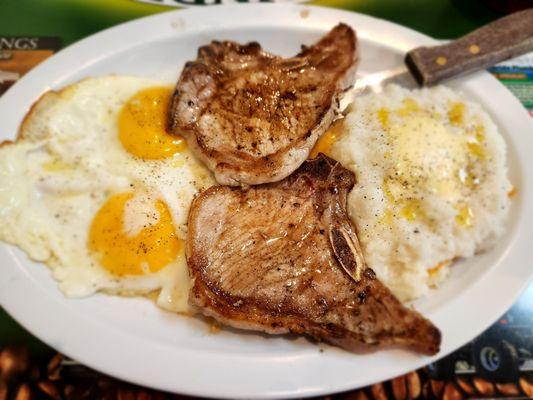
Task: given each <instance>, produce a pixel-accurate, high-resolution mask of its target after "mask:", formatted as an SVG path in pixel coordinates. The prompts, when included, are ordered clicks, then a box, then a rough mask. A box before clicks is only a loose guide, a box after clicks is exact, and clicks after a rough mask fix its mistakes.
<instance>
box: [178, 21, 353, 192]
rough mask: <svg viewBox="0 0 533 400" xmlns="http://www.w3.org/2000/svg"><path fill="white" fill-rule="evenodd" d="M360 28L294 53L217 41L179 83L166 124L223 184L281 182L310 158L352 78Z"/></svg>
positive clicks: (341, 29) (344, 29) (339, 30)
mask: <svg viewBox="0 0 533 400" xmlns="http://www.w3.org/2000/svg"><path fill="white" fill-rule="evenodd" d="M356 62H357V52H356V37H355V32H354V31H353V30H352V28H350V27H349V26H347V25H345V24H339V25H337V26H336V27H335V28H333V29H332V30H331V31H330V32H329V33H328V34H327V35H326V36H324V37H323V38H322V39H321V40H320V41H319V42H318V43H316V44H315V45H313V46H311V47H304V48H303V50H302V52H300V54H298V55H297V56H295V57H293V58H286V59H284V58H281V57H278V56H275V55H272V54H269V53H267V52H265V51H263V50H262V49H261V46H260V45H259V44H258V43H255V42H254V43H248V44H245V45H240V44H238V43H235V42H216V41H214V42H212V43H211V44H210V45H208V46H204V47H201V48H200V49H199V50H198V58H197V59H196V60H195V61H192V62H188V63H187V64H186V65H185V68H184V69H183V71H182V73H181V77H180V79H179V81H178V84H177V86H176V89H175V92H174V95H173V99H172V104H171V109H170V114H169V115H170V116H169V129H170V131H171V132H173V133H175V134H180V135H183V136H184V137H185V138H186V140H187V142H188V144H189V146H190V147H191V149H192V150H193V151H194V152H195V154H196V155H197V156H198V157H199V158H200V159H201V160H202V161H203V162H204V163H205V164H206V165H207V167H208V168H209V169H210V170H212V171H213V172H214V174H215V178H216V180H217V181H218V183H220V184H222V185H231V186H238V185H255V184H260V183H267V182H276V181H279V180H281V179H283V178H285V177H287V176H289V175H290V174H291V173H292V172H293V171H295V170H296V169H297V168H298V167H299V166H300V165H301V164H302V163H303V162H304V161H305V160H306V159H307V157H308V155H309V152H310V150H311V149H312V147H313V146H314V144H315V142H316V141H317V139H318V138H319V136H320V135H321V134H322V133H323V132H324V131H325V130H326V129H327V128H328V127H329V125H330V124H331V122H332V120H333V118H334V117H335V114H336V112H337V110H338V106H339V102H338V97H339V95H340V94H341V93H342V92H343V91H344V90H346V89H347V88H349V87H350V86H351V85H352V84H353V80H354V75H355V66H356Z"/></svg>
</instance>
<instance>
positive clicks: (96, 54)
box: [0, 4, 533, 398]
mask: <svg viewBox="0 0 533 400" xmlns="http://www.w3.org/2000/svg"><path fill="white" fill-rule="evenodd" d="M221 7H224V10H222V9H221ZM258 8H260V9H262V12H261V18H262V19H268V18H271V17H273V16H275V15H276V13H277V12H278V11H279V10H282V11H283V12H284V13H287V14H288V15H292V16H296V17H297V16H299V15H300V16H301V14H300V12H301V11H302V10H309V11H310V13H309V16H307V17H306V18H304V17H301V18H296V19H295V20H294V21H291V24H292V25H290V27H291V28H295V27H297V26H301V27H305V28H313V29H322V30H324V31H325V30H326V28H329V27H331V25H330V23H329V21H330V20H331V19H332V16H336V17H335V18H333V19H337V20H340V19H338V17H345V18H346V19H348V20H352V21H353V20H358V21H359V22H360V23H362V25H363V26H366V25H369V26H371V25H373V26H376V25H377V26H378V27H379V26H381V27H384V28H386V29H384V30H383V31H382V32H379V33H378V34H377V35H376V36H380V35H384V37H387V36H388V37H391V36H395V40H396V43H395V45H396V48H400V49H402V50H408V49H410V47H411V46H414V45H423V44H434V43H437V41H435V40H434V39H431V38H429V37H428V36H425V35H423V34H421V33H419V32H416V31H414V30H412V29H410V28H406V27H403V26H401V25H398V24H395V23H392V22H389V21H385V20H382V19H378V18H374V17H370V16H367V15H364V14H359V13H354V12H349V11H344V10H339V9H332V8H327V7H318V6H309V5H297V4H237V5H220V6H210V7H208V8H202V9H193V8H189V9H183V10H173V11H168V12H163V13H160V14H156V15H152V16H147V17H143V18H140V19H136V20H133V21H129V22H125V23H123V24H120V25H116V26H114V27H111V28H108V29H106V30H104V31H101V32H98V33H96V34H94V35H91V36H89V37H87V38H85V39H82V40H81V41H79V42H76V43H74V44H72V45H70V46H68V47H66V48H65V49H63V50H61V51H60V52H58V53H57V54H56V55H54V56H53V57H51V58H49V59H48V60H46V61H45V62H43V63H42V64H40V65H39V66H37V67H36V68H35V69H33V70H32V71H30V72H29V73H28V74H27V75H25V76H24V77H23V78H22V79H20V80H19V81H18V82H17V83H16V84H15V85H13V86H12V87H11V88H10V89H9V90H8V91H7V92H6V93H5V94H4V95H3V96H2V97H1V98H0V112H1V111H4V112H9V111H10V110H14V107H15V106H16V105H17V104H18V105H20V103H24V104H25V105H26V106H27V108H29V106H31V104H32V102H28V101H27V100H28V99H29V97H31V98H32V99H33V101H35V100H36V99H37V97H38V96H37V97H36V96H35V88H34V87H32V82H35V81H37V82H39V81H42V80H43V79H45V78H46V77H54V76H55V77H56V78H55V80H54V79H52V80H49V81H48V82H52V88H53V89H55V88H56V87H55V86H57V82H63V81H65V80H68V75H66V76H65V75H64V70H65V67H64V65H63V66H62V65H61V63H64V62H65V60H71V59H72V58H73V57H79V60H81V61H83V60H86V62H87V63H88V64H91V63H96V62H98V61H99V60H101V59H105V58H106V56H107V55H110V54H112V53H114V52H115V51H119V49H116V48H115V49H110V48H108V47H109V46H112V45H116V46H118V47H120V49H127V48H130V47H133V46H136V45H140V44H143V43H146V42H150V41H153V40H158V39H162V38H164V37H168V36H169V35H170V34H176V32H178V34H180V33H185V34H190V33H191V32H195V31H198V30H200V31H201V30H205V29H209V28H210V27H212V26H215V27H217V28H220V27H223V26H224V25H223V24H219V25H217V24H216V23H214V24H213V21H214V20H216V19H217V17H218V16H220V14H223V13H229V12H231V11H235V12H236V13H240V14H246V13H248V14H247V15H249V16H250V18H247V19H246V21H243V22H242V24H241V23H239V24H238V26H239V27H246V26H254V27H257V24H255V25H252V24H253V21H256V20H257V17H255V19H254V14H255V13H256V11H255V9H258ZM274 10H276V11H275V12H274ZM206 15H207V16H208V17H209V18H214V20H209V19H206ZM265 16H268V18H265ZM337 16H338V17H337ZM184 17H187V18H189V19H194V18H199V19H200V20H201V21H200V23H198V24H197V25H196V26H195V27H192V28H184V27H183V26H182V22H180V21H183V18H184ZM285 20H286V17H285V18H279V20H278V21H274V20H269V22H268V24H267V25H265V26H268V27H274V26H284V27H287V26H288V25H287V24H286V22H285ZM202 21H203V22H202ZM324 21H326V22H324ZM352 21H350V22H352ZM359 22H358V23H359ZM355 28H356V29H357V26H355ZM374 29H376V28H374ZM136 30H138V33H137V34H133V37H134V39H135V40H132V37H131V36H129V37H128V42H127V43H126V42H125V41H121V40H118V39H117V38H118V36H120V35H121V34H123V33H125V32H129V33H134V31H136ZM152 31H156V32H159V34H158V35H156V36H154V37H149V36H150V32H152ZM387 32H388V33H387ZM391 32H396V33H395V34H394V35H392V34H391ZM358 33H359V34H360V33H363V35H361V36H360V37H365V35H366V34H368V33H367V32H366V31H365V30H364V29H363V30H362V31H361V30H358ZM396 35H397V36H396ZM376 36H373V39H375V37H376ZM147 39H148V40H147ZM106 41H107V42H108V43H106ZM96 45H104V48H108V49H107V50H105V51H104V52H103V53H102V51H101V50H99V49H95V48H94V47H95V46H96ZM105 45H107V47H106V46H105ZM121 46H122V47H121ZM79 53H84V54H83V56H80V54H79ZM74 59H76V58H74ZM71 61H72V60H71ZM58 67H61V68H59V69H57V68H58ZM58 71H59V72H58ZM62 71H63V72H62ZM61 74H62V75H61ZM73 74H74V72H73V73H72V74H71V76H72V75H73ZM473 81H476V82H474V83H472V82H473ZM480 82H481V83H483V84H486V85H488V86H489V87H490V86H491V85H492V86H494V84H495V83H496V84H497V85H500V86H501V87H502V88H504V86H503V85H501V84H500V83H499V82H497V80H496V79H495V78H493V77H491V76H490V75H489V74H488V73H486V72H483V73H480V74H477V75H476V77H475V78H473V79H471V80H469V81H466V82H465V83H464V85H465V86H467V87H468V86H469V85H470V86H472V85H474V86H475V84H477V85H479V84H480ZM41 85H42V83H41ZM502 93H506V94H505V95H504V94H502V95H501V96H503V97H504V102H505V103H509V104H511V105H512V106H511V108H513V109H516V110H517V109H518V108H517V106H519V108H520V109H522V110H523V115H522V116H520V117H519V118H523V117H527V118H528V119H527V121H528V123H529V124H530V126H533V124H532V123H531V121H530V119H529V116H528V115H527V112H526V111H525V109H524V108H523V107H522V105H521V104H520V103H519V102H518V100H517V99H515V98H514V96H512V94H510V93H509V92H508V91H507V89H505V90H504V91H502ZM19 96H20V98H19V100H18V101H17V97H19ZM8 119H9V122H8V123H2V122H0V128H2V129H6V130H7V131H11V132H13V133H16V132H17V129H13V127H15V126H16V127H17V128H18V123H20V120H18V121H17V120H16V118H11V119H10V118H8ZM524 121H525V120H524ZM517 150H519V151H521V152H524V151H525V150H523V149H517ZM522 156H523V154H522ZM528 171H529V172H528V173H527V174H525V175H527V176H529V177H533V168H532V167H528ZM521 172H522V171H521ZM521 190H522V192H521V193H520V194H521V195H522V197H521V201H522V202H523V203H527V201H528V200H529V201H531V197H532V196H531V188H530V187H529V185H528V184H527V180H526V179H522V182H521ZM522 209H523V210H522V211H523V213H525V214H524V215H525V218H524V220H523V221H521V223H520V226H519V227H517V231H519V228H520V227H522V229H523V228H524V225H525V223H526V222H528V221H529V223H530V224H531V225H533V213H532V212H531V210H530V209H527V208H524V207H522ZM528 230H529V232H530V233H533V229H532V228H529V229H528ZM519 241H520V238H518V237H515V238H514V243H513V246H514V245H515V244H516V243H517V242H519ZM522 242H524V240H523V239H522ZM510 247H511V245H510ZM522 248H527V245H526V246H525V247H524V245H522V247H520V249H522ZM522 251H523V250H522ZM508 253H509V251H508ZM514 253H516V250H515V251H514ZM520 254H521V253H520ZM524 254H526V253H524ZM511 255H513V254H511ZM5 257H9V258H11V259H12V260H15V262H14V263H12V264H17V263H18V259H17V257H16V255H14V250H13V248H11V246H7V245H2V247H1V249H0V260H4V259H5ZM502 257H503V256H502ZM514 258H516V257H514ZM17 272H18V274H22V275H23V277H22V278H24V275H25V276H26V278H28V279H27V280H24V279H22V280H21V277H20V276H17ZM13 274H14V275H13ZM7 277H8V279H7V280H5V281H4V282H2V283H0V304H2V306H3V307H4V309H5V310H6V311H7V312H8V313H9V314H10V315H11V316H13V318H15V319H16V320H17V321H18V322H19V323H20V324H21V325H22V326H24V328H26V329H27V330H28V331H30V332H32V334H33V335H35V336H37V337H38V338H39V339H40V340H42V341H43V342H45V343H47V344H48V345H50V346H51V347H53V348H56V349H58V350H59V351H61V352H62V353H64V354H66V355H68V356H70V357H73V358H74V359H78V360H80V361H81V362H83V363H84V364H85V365H88V366H89V367H91V368H94V369H97V370H100V371H102V372H104V373H106V374H108V375H111V376H115V377H117V378H120V379H122V380H125V381H130V382H133V383H135V384H138V385H143V386H148V387H154V388H158V389H163V390H167V391H174V392H179V393H182V394H189V395H195V396H205V397H219V398H220V397H225V398H250V397H255V398H292V397H304V396H315V395H322V394H329V393H333V392H339V391H344V390H350V389H354V388H355V387H360V386H364V385H366V384H371V383H374V382H375V381H379V380H382V379H388V378H392V377H393V376H396V375H398V374H400V373H403V372H407V371H404V370H400V369H398V368H396V369H390V370H389V373H387V374H383V373H382V375H383V377H384V378H383V377H381V378H373V379H370V380H368V381H367V382H366V383H364V384H361V383H360V382H359V383H358V384H356V385H354V383H353V382H354V381H350V380H346V383H345V384H343V385H338V384H337V385H334V386H328V385H325V384H322V386H320V385H319V386H313V385H312V384H311V385H310V386H308V387H306V388H292V389H285V390H284V389H280V388H279V387H278V388H274V387H271V388H270V389H266V390H263V391H262V392H261V393H257V392H254V391H242V390H239V388H233V389H232V390H231V389H230V390H227V389H226V391H224V393H222V394H221V393H220V389H219V388H216V387H213V385H211V386H209V385H207V384H205V381H195V380H191V381H190V382H188V383H187V385H188V386H187V385H185V386H183V385H181V386H180V387H179V388H178V387H176V386H175V384H173V383H172V382H168V380H166V381H165V379H163V380H161V377H157V376H153V375H151V374H148V375H147V374H146V373H144V372H135V371H132V370H129V373H128V372H125V371H126V370H120V369H118V367H119V366H118V365H116V362H113V360H110V355H106V356H105V357H103V358H102V357H100V362H99V360H98V356H97V355H95V354H88V352H87V351H85V352H83V351H79V349H78V348H77V346H76V345H75V344H73V343H72V339H68V338H65V333H64V331H61V329H64V328H68V329H69V331H70V333H71V334H80V333H82V332H83V329H82V327H84V326H85V324H90V325H91V324H92V325H91V326H96V327H98V328H100V326H102V327H103V329H104V331H105V330H106V329H109V327H106V326H105V325H103V324H102V323H101V322H100V321H92V320H91V321H88V317H87V316H78V317H79V321H80V326H74V327H67V326H66V325H64V322H65V321H61V318H60V317H59V316H54V319H57V322H58V323H59V324H58V327H59V328H60V329H59V330H58V329H52V328H51V327H50V325H51V324H50V320H49V319H47V318H46V317H48V316H45V315H42V314H41V315H36V313H35V310H34V309H33V308H32V307H33V306H34V305H33V304H30V303H28V302H27V300H26V298H25V296H24V292H22V293H16V290H15V289H21V288H28V286H25V285H28V284H29V282H31V277H30V276H29V274H28V273H27V272H26V271H24V266H22V265H19V266H18V267H15V269H13V270H12V271H11V276H10V275H9V273H8V274H7ZM485 278H486V279H488V277H485ZM531 278H532V273H529V275H528V276H527V279H525V280H523V281H522V282H521V284H520V285H519V284H517V282H514V281H512V282H511V283H512V284H513V285H514V286H513V287H514V288H519V289H517V290H516V292H515V293H514V295H509V296H508V298H507V301H506V302H505V303H504V304H499V305H498V309H500V310H501V309H504V308H505V309H507V308H508V307H509V306H510V305H511V304H512V303H514V302H515V301H516V299H517V298H518V296H519V295H520V293H521V291H522V290H524V288H525V287H526V286H527V284H528V282H529V281H530V280H531ZM506 283H508V282H506ZM508 284H509V283H508ZM478 286H479V284H477V286H476V287H478ZM493 286H494V282H493ZM496 286H497V285H496ZM50 301H51V302H52V304H53V303H54V302H55V300H52V299H50ZM68 302H69V300H67V299H63V301H62V302H61V303H65V304H61V305H60V306H59V307H61V306H62V307H63V308H64V309H65V312H66V310H68V311H69V313H68V315H75V310H74V308H75V307H74V305H73V304H67V303H68ZM456 302H457V300H455V301H454V302H452V303H454V304H455V303H456ZM488 302H489V303H490V300H488ZM452 305H453V304H450V305H447V308H450V307H451V308H452V309H453V307H452ZM445 308H446V307H445ZM444 311H445V310H444ZM493 314H494V313H493ZM493 317H494V319H492V320H490V321H489V319H487V317H485V318H484V322H483V324H481V328H480V325H478V327H477V328H476V330H478V331H479V332H478V333H480V332H481V330H482V329H485V328H487V327H488V326H489V325H490V323H491V322H492V321H493V320H495V319H496V318H497V317H498V316H494V315H493ZM458 320H459V321H464V320H465V318H464V317H463V318H458ZM482 325H484V327H483V326H482ZM112 333H113V334H114V335H116V336H113V338H114V339H109V338H107V339H106V340H104V342H106V343H107V342H109V343H107V344H106V346H112V345H113V342H114V341H116V340H118V339H119V338H120V340H121V346H120V347H121V349H120V350H119V351H118V352H117V354H115V355H116V356H120V355H122V356H124V355H126V353H127V352H125V349H127V348H128V347H129V346H132V347H130V348H135V347H136V346H139V345H140V344H141V343H139V339H140V338H138V337H137V338H135V337H130V336H129V335H125V334H123V333H121V332H112ZM99 340H101V339H99ZM140 341H141V342H142V340H140ZM146 342H148V341H147V340H146ZM145 344H146V345H148V344H147V343H145ZM149 345H150V347H151V349H158V348H161V349H162V350H164V347H163V346H161V345H159V347H158V345H157V343H152V342H150V343H149ZM91 346H94V345H91ZM454 346H455V347H454ZM457 347H458V346H456V343H455V344H453V345H451V346H450V348H449V349H448V351H444V352H441V353H439V354H438V356H435V357H418V356H414V357H411V358H412V359H413V362H412V364H413V369H414V368H418V367H419V366H421V365H423V364H426V363H428V362H430V361H432V360H434V359H437V358H441V357H443V356H445V355H446V354H447V353H449V352H451V351H453V350H455V348H457ZM96 348H98V345H96ZM181 351H182V352H183V353H184V354H186V355H187V357H188V359H189V361H191V362H192V361H193V359H194V361H195V362H196V365H195V368H199V367H200V366H201V365H202V364H204V365H208V364H213V365H214V364H216V363H213V360H212V359H211V357H210V356H209V355H208V354H203V353H202V354H198V353H194V352H192V351H190V350H186V349H181ZM80 354H82V355H81V356H79V355H80ZM346 358H347V357H344V356H342V355H340V356H339V359H340V360H342V362H341V361H339V362H340V365H341V366H342V365H350V363H349V361H346ZM101 360H106V361H101ZM144 360H145V359H144V358H142V357H141V358H139V359H138V361H140V362H142V361H144ZM313 360H314V359H313ZM234 361H235V362H237V363H244V364H246V363H247V362H248V361H249V360H246V359H245V358H243V357H238V358H237V357H236V358H235V360H234ZM315 361H316V360H315ZM345 361H346V362H345ZM104 362H107V364H106V365H105V366H102V364H103V363H104ZM273 362H274V363H275V364H274V365H276V366H281V365H282V364H283V365H285V364H286V363H287V360H273ZM276 363H277V364H276ZM284 363H285V364H284ZM170 365H172V364H169V366H170ZM122 366H123V365H121V367H122ZM242 367H243V366H242V365H241V366H240V367H237V369H238V368H242ZM285 368H287V365H285ZM289 368H292V367H290V366H289ZM349 382H352V383H349ZM191 383H192V385H191ZM182 384H183V382H182Z"/></svg>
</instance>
